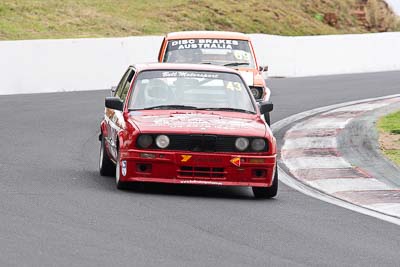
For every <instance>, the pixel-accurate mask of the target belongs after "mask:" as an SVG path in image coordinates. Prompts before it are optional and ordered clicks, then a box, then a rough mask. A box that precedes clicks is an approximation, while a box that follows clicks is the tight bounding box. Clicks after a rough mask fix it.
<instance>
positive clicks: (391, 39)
mask: <svg viewBox="0 0 400 267" xmlns="http://www.w3.org/2000/svg"><path fill="white" fill-rule="evenodd" d="M251 37H252V40H253V41H254V46H255V49H256V53H257V57H258V61H259V64H260V63H261V64H268V65H269V66H270V68H269V69H270V71H269V75H270V76H289V77H300V76H315V75H329V74H344V73H361V72H375V71H390V70H400V32H395V33H375V34H348V35H322V36H301V37H282V36H273V35H263V34H252V35H251Z"/></svg>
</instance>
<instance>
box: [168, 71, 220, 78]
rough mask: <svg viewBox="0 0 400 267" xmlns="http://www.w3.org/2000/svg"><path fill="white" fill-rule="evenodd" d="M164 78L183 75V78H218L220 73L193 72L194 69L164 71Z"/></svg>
mask: <svg viewBox="0 0 400 267" xmlns="http://www.w3.org/2000/svg"><path fill="white" fill-rule="evenodd" d="M162 77H163V78H169V77H181V78H207V79H218V78H219V74H218V73H212V72H193V71H164V72H163V73H162Z"/></svg>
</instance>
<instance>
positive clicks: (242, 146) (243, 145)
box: [235, 137, 249, 151]
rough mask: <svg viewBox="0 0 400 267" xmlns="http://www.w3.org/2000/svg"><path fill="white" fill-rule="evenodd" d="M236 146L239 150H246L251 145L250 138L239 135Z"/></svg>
mask: <svg viewBox="0 0 400 267" xmlns="http://www.w3.org/2000/svg"><path fill="white" fill-rule="evenodd" d="M235 146H236V148H237V150H239V151H245V150H246V149H247V147H248V146H249V139H247V138H244V137H239V138H238V139H236V141H235Z"/></svg>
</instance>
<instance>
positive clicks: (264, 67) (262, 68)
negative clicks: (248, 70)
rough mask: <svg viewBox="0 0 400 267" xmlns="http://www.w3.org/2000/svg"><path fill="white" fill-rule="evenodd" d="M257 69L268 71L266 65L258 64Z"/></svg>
mask: <svg viewBox="0 0 400 267" xmlns="http://www.w3.org/2000/svg"><path fill="white" fill-rule="evenodd" d="M258 70H259V71H261V72H266V71H268V66H259V67H258Z"/></svg>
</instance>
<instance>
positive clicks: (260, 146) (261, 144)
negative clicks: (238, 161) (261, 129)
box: [251, 138, 265, 151]
mask: <svg viewBox="0 0 400 267" xmlns="http://www.w3.org/2000/svg"><path fill="white" fill-rule="evenodd" d="M264 148H265V140H264V139H261V138H256V139H253V141H251V149H253V150H254V151H261V150H264Z"/></svg>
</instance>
